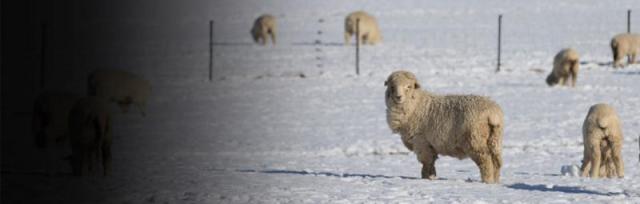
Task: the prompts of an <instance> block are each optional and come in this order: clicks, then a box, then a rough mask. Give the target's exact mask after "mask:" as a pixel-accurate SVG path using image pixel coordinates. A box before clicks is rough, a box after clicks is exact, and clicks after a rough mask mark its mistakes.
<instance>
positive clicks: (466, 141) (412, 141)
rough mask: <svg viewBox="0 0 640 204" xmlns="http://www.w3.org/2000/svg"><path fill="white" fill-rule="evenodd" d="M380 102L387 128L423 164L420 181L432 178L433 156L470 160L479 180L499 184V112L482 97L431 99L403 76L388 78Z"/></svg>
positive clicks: (408, 76)
mask: <svg viewBox="0 0 640 204" xmlns="http://www.w3.org/2000/svg"><path fill="white" fill-rule="evenodd" d="M385 85H386V86H387V90H386V95H385V102H386V106H387V111H386V112H387V124H388V125H389V128H391V130H392V131H393V132H394V133H399V134H400V136H401V138H402V142H403V143H404V145H405V146H406V147H407V148H408V149H409V150H412V151H413V152H415V153H416V155H417V157H418V161H420V162H421V163H422V178H427V179H434V178H435V176H436V169H435V161H436V159H437V158H438V155H446V156H452V157H456V158H458V159H464V158H467V157H471V159H472V160H473V161H474V162H475V163H476V165H477V166H478V167H479V169H480V174H481V177H482V181H483V182H485V183H498V182H499V181H500V167H501V166H502V156H501V151H502V147H501V146H502V132H503V127H504V122H503V113H502V109H500V106H498V104H496V103H495V102H493V101H491V100H490V99H488V98H486V97H481V96H474V95H444V96H441V95H435V94H432V93H429V92H427V91H423V90H421V89H420V85H419V84H418V81H417V80H416V77H415V76H414V75H413V74H412V73H410V72H407V71H396V72H393V73H391V75H390V76H389V78H388V79H387V81H385Z"/></svg>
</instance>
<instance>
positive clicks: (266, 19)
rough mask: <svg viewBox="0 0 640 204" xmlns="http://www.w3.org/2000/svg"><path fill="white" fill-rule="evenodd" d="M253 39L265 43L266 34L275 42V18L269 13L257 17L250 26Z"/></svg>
mask: <svg viewBox="0 0 640 204" xmlns="http://www.w3.org/2000/svg"><path fill="white" fill-rule="evenodd" d="M251 36H252V37H253V41H254V42H256V43H259V44H261V45H266V44H267V36H270V37H271V43H272V44H273V45H275V44H276V18H275V17H273V16H272V15H269V14H264V15H262V16H260V17H258V18H257V19H256V20H255V22H254V23H253V27H252V28H251Z"/></svg>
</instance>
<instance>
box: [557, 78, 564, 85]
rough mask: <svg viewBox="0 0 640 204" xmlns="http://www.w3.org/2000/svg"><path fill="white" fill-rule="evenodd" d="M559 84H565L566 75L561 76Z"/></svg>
mask: <svg viewBox="0 0 640 204" xmlns="http://www.w3.org/2000/svg"><path fill="white" fill-rule="evenodd" d="M558 84H560V85H565V77H559V79H558Z"/></svg>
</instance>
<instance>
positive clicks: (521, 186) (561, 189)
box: [506, 183, 623, 196]
mask: <svg viewBox="0 0 640 204" xmlns="http://www.w3.org/2000/svg"><path fill="white" fill-rule="evenodd" d="M506 187H507V188H511V189H516V190H527V191H541V192H558V193H572V194H590V195H601V196H615V195H622V194H623V193H614V192H607V193H603V192H598V191H593V190H586V189H583V188H581V187H578V186H555V185H554V186H547V185H542V184H540V185H530V184H525V183H515V184H511V185H506Z"/></svg>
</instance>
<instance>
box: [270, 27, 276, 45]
mask: <svg viewBox="0 0 640 204" xmlns="http://www.w3.org/2000/svg"><path fill="white" fill-rule="evenodd" d="M269 34H271V35H270V36H271V43H272V44H274V45H275V44H276V33H275V32H273V30H272V29H269Z"/></svg>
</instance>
